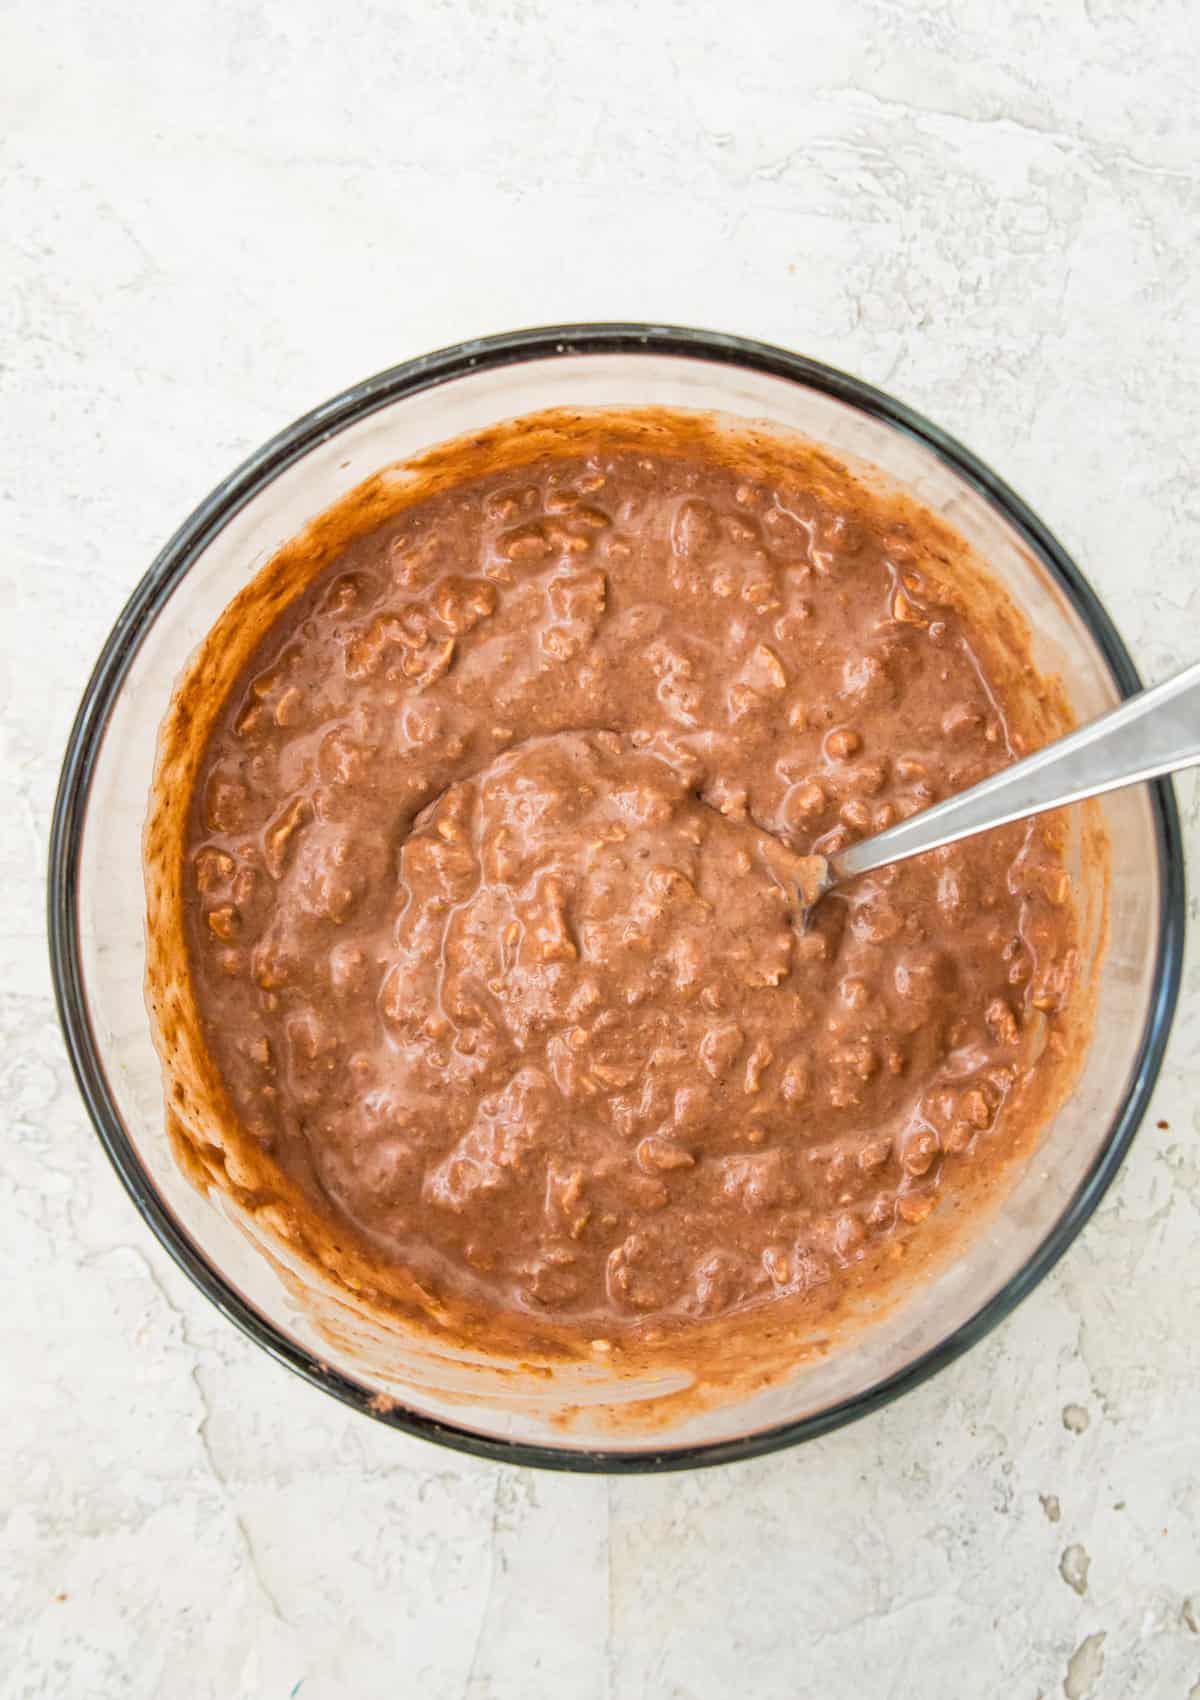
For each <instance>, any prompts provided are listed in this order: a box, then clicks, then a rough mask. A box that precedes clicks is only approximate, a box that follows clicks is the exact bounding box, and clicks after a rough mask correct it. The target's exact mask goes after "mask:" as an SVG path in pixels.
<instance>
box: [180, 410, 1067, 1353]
mask: <svg viewBox="0 0 1200 1700" xmlns="http://www.w3.org/2000/svg"><path fill="white" fill-rule="evenodd" d="M632 417H633V419H634V420H635V421H636V419H637V416H636V415H634V416H632ZM535 441H536V445H537V448H538V452H536V453H535V454H534V455H533V458H531V459H529V460H528V461H527V462H526V463H524V464H520V457H519V455H518V456H516V457H515V460H514V456H513V454H512V453H511V452H509V453H508V454H507V456H506V457H504V464H502V465H499V466H498V467H497V468H496V469H494V470H491V471H488V470H486V469H485V470H479V469H478V466H476V467H475V468H474V469H473V470H472V471H471V472H470V473H469V474H468V475H466V476H464V477H462V478H457V479H456V478H453V477H449V478H448V477H446V476H445V470H444V468H443V471H442V475H441V476H440V477H439V478H438V479H436V480H434V481H433V483H432V485H431V486H430V488H429V489H428V491H427V492H426V493H424V494H422V495H420V496H419V498H418V499H416V500H408V501H405V502H404V504H403V505H399V506H398V508H397V511H395V512H394V513H392V514H391V515H390V516H389V517H384V518H382V519H381V520H380V519H379V518H378V517H377V516H376V515H371V516H370V522H369V524H368V525H367V527H366V529H364V530H363V532H362V534H361V535H358V536H355V537H352V538H351V539H350V540H349V541H348V542H345V543H344V545H342V546H339V548H338V550H337V551H336V558H335V559H332V560H330V561H328V562H325V563H323V564H321V565H320V566H319V570H317V571H316V573H315V576H313V577H311V578H310V579H309V580H308V581H307V582H300V583H297V584H294V585H293V586H292V587H291V590H290V591H289V595H290V600H288V599H286V598H284V599H282V600H283V601H284V604H285V605H283V606H282V609H281V611H278V612H277V613H276V615H275V617H274V618H273V619H272V621H271V622H270V623H269V625H268V626H267V629H266V630H265V631H264V633H263V635H262V636H261V638H260V639H259V640H258V642H257V646H256V648H255V649H254V652H253V654H252V656H251V657H250V658H249V660H248V661H247V662H246V663H245V664H244V665H243V666H242V667H241V670H240V672H239V673H238V675H237V677H236V679H235V680H234V682H233V683H232V686H231V687H230V688H227V689H226V690H225V691H224V694H223V697H222V698H221V700H220V702H219V706H218V705H215V704H214V705H213V707H214V708H215V712H214V713H213V718H212V721H211V727H210V729H209V730H208V732H207V737H206V742H205V744H204V747H203V751H202V755H201V756H200V759H199V765H198V771H197V773H196V777H195V783H194V790H193V793H192V796H191V800H190V803H189V804H188V815H187V823H186V843H185V849H184V874H183V886H182V890H183V898H184V905H185V911H186V913H185V927H186V944H187V960H188V966H189V971H190V992H191V995H192V996H193V997H194V1002H195V1008H196V1011H197V1015H198V1022H199V1028H198V1030H199V1032H200V1034H201V1035H202V1042H203V1046H204V1048H205V1050H206V1052H207V1056H208V1059H209V1061H210V1063H211V1065H212V1068H213V1070H214V1072H215V1076H216V1078H217V1080H218V1081H219V1085H220V1090H221V1092H222V1093H223V1095H224V1100H225V1102H226V1104H227V1106H228V1111H229V1115H230V1120H231V1123H232V1124H234V1125H236V1127H237V1129H238V1130H239V1137H240V1138H241V1139H242V1140H243V1144H244V1151H243V1157H242V1159H241V1169H242V1170H245V1169H246V1167H247V1165H248V1164H250V1165H251V1166H253V1167H254V1175H255V1179H254V1180H253V1182H252V1183H251V1184H250V1192H251V1193H252V1195H253V1198H254V1199H255V1200H256V1201H258V1202H261V1201H262V1200H263V1199H264V1198H266V1197H267V1196H269V1195H270V1194H271V1192H272V1190H273V1188H275V1187H276V1186H277V1188H278V1191H279V1193H280V1196H281V1197H286V1198H289V1199H291V1200H293V1201H297V1200H298V1201H300V1204H301V1205H302V1207H303V1208H305V1209H306V1210H307V1211H308V1212H309V1213H310V1218H311V1220H312V1221H313V1222H315V1223H316V1224H318V1229H317V1231H318V1232H319V1233H325V1234H327V1235H328V1236H332V1237H333V1238H334V1239H335V1240H336V1241H337V1243H338V1244H340V1245H351V1246H357V1247H359V1248H360V1250H361V1251H362V1253H363V1255H364V1256H365V1257H367V1258H369V1259H371V1260H373V1261H374V1262H375V1263H376V1264H377V1265H378V1266H380V1267H388V1266H393V1267H395V1268H398V1269H403V1270H405V1271H408V1272H410V1273H411V1274H412V1275H413V1276H414V1277H415V1279H416V1281H417V1282H418V1283H419V1284H420V1288H421V1290H423V1291H424V1292H427V1293H429V1294H432V1295H435V1296H436V1297H437V1299H438V1300H439V1301H443V1302H452V1301H453V1300H454V1299H456V1298H457V1299H460V1300H462V1301H464V1302H467V1303H469V1304H470V1306H471V1307H472V1310H473V1314H475V1315H476V1316H478V1315H480V1314H487V1313H494V1314H496V1315H497V1316H499V1315H501V1314H503V1315H504V1316H506V1317H508V1318H509V1319H511V1318H513V1317H521V1316H526V1317H530V1318H538V1319H539V1320H541V1321H546V1320H549V1321H551V1322H553V1323H554V1324H556V1325H561V1326H563V1327H564V1328H567V1329H578V1330H579V1331H580V1333H581V1335H583V1336H593V1335H595V1334H596V1333H597V1332H598V1331H599V1332H601V1333H604V1334H606V1335H613V1336H616V1335H619V1334H620V1332H621V1330H622V1329H631V1328H635V1327H637V1326H644V1325H645V1324H647V1323H650V1322H653V1323H655V1324H665V1325H667V1326H669V1327H670V1328H673V1329H678V1328H680V1327H684V1326H686V1325H687V1324H689V1323H691V1322H694V1321H696V1320H699V1319H714V1318H721V1317H725V1316H727V1315H729V1314H731V1313H734V1312H739V1311H744V1310H747V1309H748V1308H750V1307H761V1306H764V1305H767V1304H769V1303H771V1302H772V1301H775V1300H779V1299H782V1298H787V1297H789V1296H790V1297H791V1298H793V1299H794V1300H804V1299H806V1298H807V1297H808V1296H809V1295H815V1294H817V1293H821V1294H823V1295H825V1296H826V1297H827V1296H828V1295H829V1294H830V1293H832V1292H836V1291H837V1290H838V1289H839V1287H841V1286H845V1285H847V1284H849V1283H851V1282H855V1281H857V1282H859V1283H861V1281H862V1280H863V1279H864V1272H865V1271H871V1272H874V1273H872V1274H871V1277H870V1278H871V1279H877V1280H878V1281H880V1282H884V1281H885V1280H886V1279H887V1278H888V1270H889V1269H890V1268H891V1267H892V1265H891V1264H890V1263H889V1259H888V1257H887V1256H886V1255H885V1254H886V1252H887V1250H888V1248H889V1247H890V1246H892V1245H894V1244H896V1243H898V1242H901V1241H904V1240H905V1239H907V1238H912V1237H913V1236H918V1235H920V1234H922V1233H925V1232H927V1231H928V1230H929V1229H930V1228H931V1226H932V1224H930V1223H928V1222H927V1220H926V1219H927V1218H929V1217H930V1216H931V1214H932V1213H934V1212H935V1211H937V1210H938V1207H939V1204H946V1203H950V1204H952V1203H954V1202H955V1201H959V1202H961V1201H963V1200H965V1199H967V1198H968V1196H971V1197H974V1196H975V1194H976V1192H977V1188H971V1187H968V1185H967V1181H968V1177H970V1176H972V1175H975V1176H976V1177H977V1176H978V1174H979V1173H980V1172H982V1171H986V1170H989V1169H992V1168H996V1167H998V1166H999V1165H1001V1164H1003V1163H1004V1161H1005V1160H1006V1159H1007V1157H1008V1156H1009V1155H1010V1154H1011V1153H1012V1152H1013V1151H1014V1150H1016V1149H1018V1148H1021V1147H1022V1146H1023V1144H1026V1143H1027V1135H1028V1133H1029V1130H1030V1128H1031V1126H1032V1125H1033V1122H1034V1121H1035V1120H1036V1116H1037V1114H1038V1105H1039V1104H1040V1103H1041V1102H1042V1101H1043V1098H1044V1092H1043V1088H1044V1086H1045V1084H1046V1077H1048V1075H1049V1074H1050V1073H1051V1072H1052V1071H1053V1070H1054V1069H1055V1068H1056V1067H1057V1066H1058V1063H1059V1054H1060V1052H1061V1049H1062V1047H1061V1046H1060V1045H1056V1044H1055V1042H1054V1040H1055V1033H1056V1030H1057V1027H1058V1024H1059V1023H1060V1022H1061V1021H1062V1020H1063V1017H1064V1011H1065V1010H1066V1008H1067V1007H1068V1005H1069V1001H1070V998H1071V993H1072V978H1073V951H1074V940H1075V923H1074V911H1073V907H1072V904H1071V900H1070V881H1069V879H1068V876H1067V872H1066V869H1065V867H1064V864H1063V860H1062V855H1061V853H1060V849H1059V847H1058V841H1057V838H1056V834H1055V827H1054V825H1053V823H1049V822H1045V821H1042V822H1034V823H1029V824H1024V825H1019V826H1015V827H1009V828H1007V829H1004V830H1002V831H998V832H994V833H992V834H990V835H988V836H986V837H983V838H977V839H973V840H968V841H966V842H964V843H961V844H957V845H954V846H951V847H950V848H948V849H945V850H942V851H938V852H936V853H933V854H930V855H927V856H923V857H920V858H917V859H915V860H913V861H909V862H905V863H902V864H900V865H898V866H896V867H892V868H887V869H883V870H881V871H879V872H878V873H874V874H871V875H869V876H864V877H862V878H860V879H858V880H856V881H854V882H852V883H851V884H849V885H847V886H845V887H844V888H843V889H840V890H838V891H836V892H834V893H833V894H831V895H829V896H828V897H826V898H825V899H823V900H822V902H821V903H820V904H819V905H818V907H817V908H816V910H815V912H814V915H813V917H812V919H811V924H809V925H808V926H801V925H800V917H801V909H802V899H801V896H800V890H799V884H800V876H801V874H802V872H803V865H802V860H801V859H802V858H804V857H806V856H810V855H822V854H828V853H830V852H832V851H834V850H836V849H838V848H840V847H841V846H843V845H846V844H848V843H850V842H852V841H853V840H855V839H857V838H860V837H864V836H866V835H867V834H869V833H872V832H876V831H878V830H880V829H881V828H883V827H886V826H888V825H890V824H891V823H893V822H894V821H897V820H900V819H902V818H904V817H906V816H908V815H911V814H913V813H915V812H916V811H917V810H920V809H924V808H926V807H928V806H929V805H930V804H931V803H934V802H936V801H938V800H939V799H940V798H942V797H945V796H947V795H948V794H950V793H951V792H954V791H957V790H960V789H962V788H963V787H965V786H968V785H970V784H972V783H974V782H975V781H976V780H978V779H981V778H983V777H984V776H985V775H986V774H989V773H991V772H993V771H994V770H995V769H996V768H998V767H1000V766H1002V765H1003V764H1005V763H1006V762H1008V761H1010V760H1011V759H1013V756H1014V755H1015V754H1017V753H1019V752H1020V750H1021V749H1022V748H1023V747H1025V746H1026V745H1027V743H1028V741H1029V739H1030V737H1031V735H1036V729H1035V731H1034V732H1033V733H1032V734H1031V731H1030V728H1031V726H1032V725H1033V720H1032V718H1031V710H1030V708H1029V701H1032V700H1033V699H1032V698H1029V697H1028V692H1029V689H1030V684H1029V679H1026V680H1025V681H1024V683H1021V681H1020V661H1021V659H1022V658H1021V657H1020V656H1019V655H1016V656H1013V655H1012V654H1011V653H1010V655H1009V663H1011V665H1008V664H1006V663H1005V662H1004V657H1003V654H1002V651H1001V649H1000V648H999V647H998V644H997V641H996V634H995V632H994V631H992V630H990V629H989V627H988V623H987V621H986V619H985V618H984V617H983V616H982V615H980V614H978V613H977V614H974V615H973V614H972V611H971V609H972V605H971V603H970V600H969V598H967V597H966V596H964V595H963V594H962V593H961V586H957V585H956V582H955V579H954V549H953V547H952V544H953V541H954V540H953V539H952V537H951V534H949V533H947V532H946V530H945V528H944V527H942V526H941V525H940V524H939V522H937V521H936V520H934V519H933V518H932V517H931V516H929V515H927V514H924V513H923V512H922V511H921V510H919V509H916V508H914V507H913V506H912V505H911V504H908V505H904V504H902V503H899V502H897V501H886V500H884V499H882V498H876V497H874V496H872V495H869V494H868V492H867V491H866V489H865V488H864V487H863V486H862V485H861V484H859V483H857V482H856V481H855V480H854V479H852V478H851V477H850V476H849V475H848V474H846V473H845V472H843V471H842V470H841V469H839V468H838V467H836V466H835V465H834V464H833V463H832V462H830V461H828V460H826V459H824V458H823V457H820V456H810V457H809V459H808V460H807V461H803V460H802V461H798V462H797V465H796V468H795V469H794V471H791V472H789V471H788V469H787V466H786V464H784V465H781V466H772V465H771V464H770V463H769V462H768V461H764V460H763V459H762V458H761V457H760V458H758V459H756V458H755V457H754V456H739V454H738V453H736V452H735V450H734V449H733V448H731V449H729V450H728V451H727V452H722V451H720V450H719V447H718V434H717V433H715V432H714V433H713V434H712V436H711V437H706V436H705V434H704V433H703V432H697V431H688V430H686V429H683V428H682V426H681V427H680V429H679V430H678V431H677V432H673V430H672V429H671V416H670V415H667V416H658V424H657V427H656V430H655V431H654V432H653V433H649V434H647V433H646V432H644V431H643V432H640V433H639V432H638V431H636V430H633V429H632V428H631V429H628V430H625V429H622V428H619V427H618V426H617V425H616V424H614V425H613V426H612V427H611V429H610V428H607V427H606V424H605V420H604V418H603V417H602V416H601V417H599V418H597V419H596V420H595V421H594V423H592V424H591V426H590V427H589V428H588V429H587V430H581V429H580V428H579V424H578V419H577V420H576V422H575V428H574V430H573V431H569V432H565V433H564V434H563V441H562V443H561V445H560V446H559V447H558V448H556V449H548V448H547V447H546V443H545V441H544V440H543V439H542V438H536V439H535ZM1010 651H1011V643H1010ZM1022 692H1024V693H1025V695H1024V696H1023V695H1022ZM1027 699H1028V700H1027Z"/></svg>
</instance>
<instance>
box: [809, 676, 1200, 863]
mask: <svg viewBox="0 0 1200 1700" xmlns="http://www.w3.org/2000/svg"><path fill="white" fill-rule="evenodd" d="M1197 762H1200V662H1194V663H1193V664H1192V666H1190V667H1185V668H1184V670H1183V672H1182V673H1176V674H1175V676H1174V678H1172V679H1166V680H1164V681H1163V683H1162V684H1161V685H1154V686H1152V687H1151V689H1150V690H1148V691H1139V692H1138V694H1137V695H1136V696H1133V697H1129V698H1128V699H1127V700H1126V701H1125V702H1123V703H1121V704H1120V705H1119V706H1118V707H1117V708H1114V709H1111V710H1110V711H1109V713H1107V714H1102V715H1101V716H1100V718H1099V719H1098V720H1092V721H1089V722H1088V724H1087V725H1086V726H1080V727H1079V728H1078V730H1077V731H1075V732H1070V733H1068V734H1067V736H1066V737H1065V738H1058V739H1056V740H1055V742H1054V743H1052V744H1047V745H1046V747H1045V749H1042V750H1038V751H1037V752H1036V753H1035V754H1034V755H1031V756H1026V757H1025V759H1024V760H1023V761H1019V762H1015V763H1014V764H1013V766H1012V767H1006V768H1003V769H1002V770H1001V771H1000V772H999V773H994V774H992V775H991V777H990V778H988V779H984V780H981V781H980V783H979V784H978V785H972V786H971V788H970V790H968V791H960V792H959V794H958V795H957V796H956V797H948V798H947V799H946V801H945V802H944V803H936V804H935V805H934V806H933V808H930V809H923V810H922V811H921V813H920V814H919V815H912V816H910V818H909V819H908V820H904V821H900V822H899V824H898V825H896V826H890V827H888V828H887V830H886V831H884V832H877V833H876V834H875V835H874V837H872V838H864V839H863V840H862V841H861V843H858V844H852V845H850V846H849V848H848V849H846V850H839V851H837V852H836V853H835V854H834V855H832V856H831V857H830V858H829V873H830V876H831V877H832V878H833V879H836V880H838V881H841V880H844V879H852V878H853V877H854V875H855V874H865V873H869V872H870V871H871V869H872V868H880V867H883V866H884V865H885V864H886V863H888V862H902V861H904V860H905V859H906V857H909V856H919V855H920V854H921V852H922V851H923V850H936V849H937V848H938V847H939V846H940V845H942V844H953V843H954V842H955V840H956V839H959V838H969V837H970V836H971V834H972V833H975V832H985V831H986V830H987V829H988V828H989V827H993V826H1004V825H1006V824H1007V823H1008V822H1009V821H1014V820H1024V819H1025V817H1026V816H1027V815H1038V814H1041V813H1042V812H1043V811H1044V810H1046V809H1057V808H1060V807H1062V805H1063V804H1064V803H1075V802H1078V801H1079V799H1080V798H1081V797H1098V796H1100V795H1101V794H1102V793H1103V792H1105V791H1115V790H1117V789H1119V787H1121V786H1122V785H1136V784H1137V783H1138V782H1139V781H1140V780H1144V779H1155V778H1157V777H1158V775H1159V774H1162V773H1171V772H1174V771H1175V770H1176V769H1178V768H1181V767H1191V766H1193V765H1194V764H1195V763H1197Z"/></svg>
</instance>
